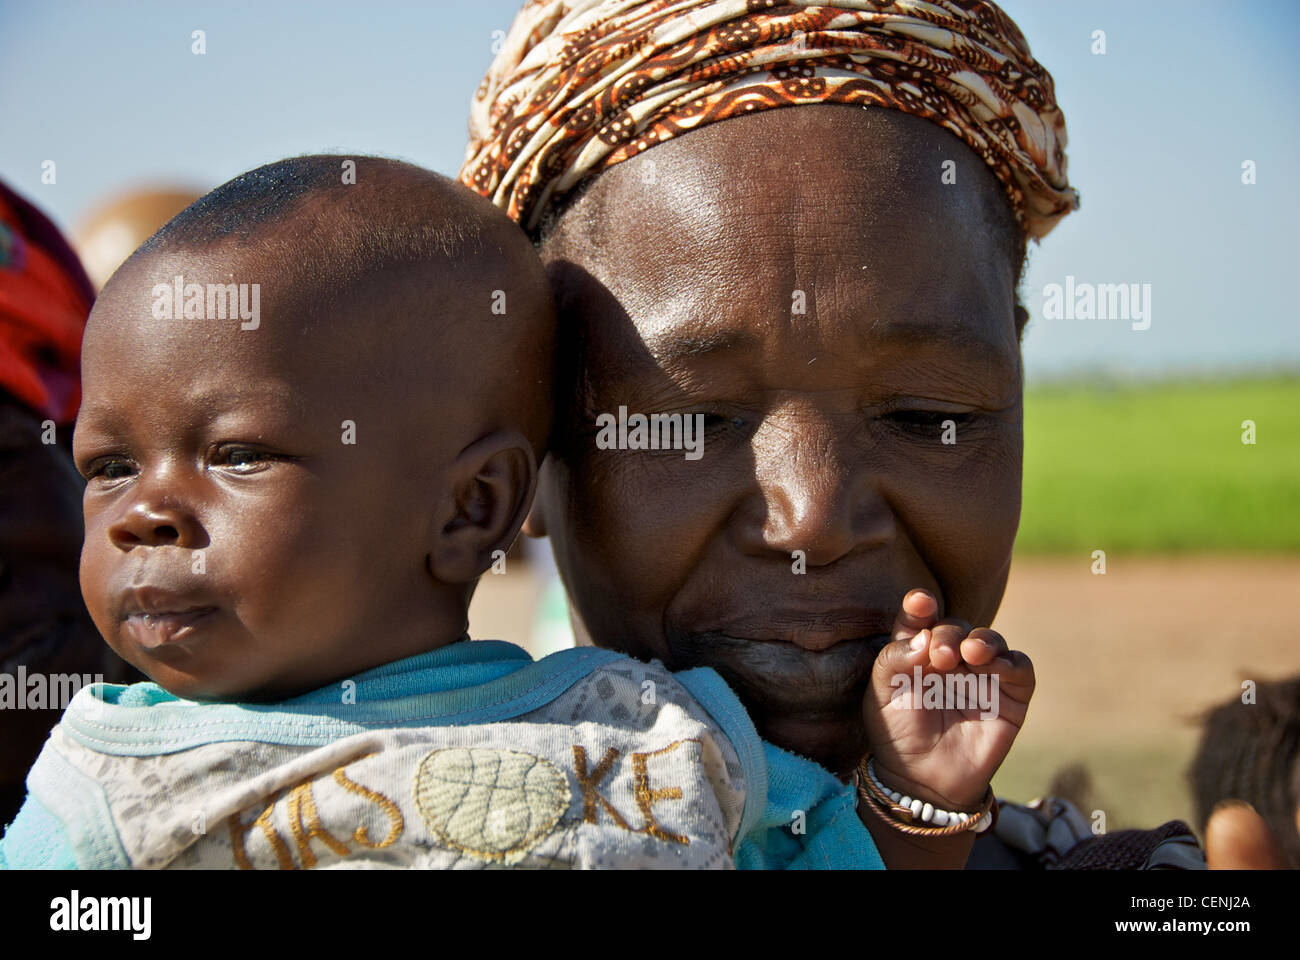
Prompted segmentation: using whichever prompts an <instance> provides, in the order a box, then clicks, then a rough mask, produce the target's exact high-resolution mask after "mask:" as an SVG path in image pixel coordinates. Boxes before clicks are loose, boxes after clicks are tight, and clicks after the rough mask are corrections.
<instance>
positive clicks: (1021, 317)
mask: <svg viewBox="0 0 1300 960" xmlns="http://www.w3.org/2000/svg"><path fill="white" fill-rule="evenodd" d="M1015 313H1016V340H1017V341H1022V340H1024V339H1025V327H1026V326H1028V325H1029V311H1028V310H1026V309H1025V308H1024V305H1023V304H1022V303H1021V302H1020V299H1019V298H1017V299H1016V311H1015Z"/></svg>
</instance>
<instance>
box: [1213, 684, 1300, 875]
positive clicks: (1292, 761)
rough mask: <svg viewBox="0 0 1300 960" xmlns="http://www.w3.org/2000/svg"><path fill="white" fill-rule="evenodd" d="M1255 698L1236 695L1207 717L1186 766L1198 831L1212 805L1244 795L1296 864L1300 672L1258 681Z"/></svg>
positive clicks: (1299, 864) (1299, 853) (1299, 857)
mask: <svg viewBox="0 0 1300 960" xmlns="http://www.w3.org/2000/svg"><path fill="white" fill-rule="evenodd" d="M1254 695H1255V696H1254V702H1251V703H1243V702H1242V701H1241V699H1240V698H1239V697H1234V698H1233V699H1232V700H1229V701H1228V702H1227V703H1224V704H1220V705H1219V706H1217V707H1215V708H1214V709H1213V710H1211V711H1209V712H1208V713H1207V714H1206V716H1205V726H1204V734H1203V735H1202V738H1201V745H1200V748H1199V749H1198V750H1197V752H1196V756H1195V758H1194V759H1193V760H1192V766H1191V769H1190V771H1189V777H1190V779H1191V785H1192V794H1193V797H1194V798H1195V801H1196V819H1197V822H1198V823H1199V824H1200V828H1201V831H1202V834H1203V833H1204V831H1205V824H1206V822H1207V821H1208V820H1209V817H1210V814H1211V813H1212V812H1213V810H1214V808H1215V806H1217V805H1218V804H1219V803H1220V802H1222V801H1224V800H1244V801H1245V802H1246V803H1249V804H1250V805H1251V806H1252V807H1254V808H1255V811H1256V812H1257V813H1258V814H1259V815H1260V816H1261V817H1263V818H1264V820H1265V821H1267V823H1268V825H1269V828H1270V829H1271V830H1272V831H1273V836H1274V837H1275V838H1276V839H1277V840H1278V841H1279V842H1280V843H1281V848H1282V849H1281V851H1280V852H1281V854H1282V856H1283V857H1284V858H1285V859H1286V861H1287V865H1288V866H1289V867H1291V868H1292V869H1300V677H1292V678H1290V679H1288V680H1281V681H1273V682H1269V681H1260V682H1258V683H1256V685H1255V690H1254Z"/></svg>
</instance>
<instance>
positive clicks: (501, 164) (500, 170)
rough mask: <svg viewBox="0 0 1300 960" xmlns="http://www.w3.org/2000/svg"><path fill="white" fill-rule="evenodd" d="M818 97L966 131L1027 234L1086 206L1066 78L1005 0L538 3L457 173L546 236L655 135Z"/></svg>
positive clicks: (529, 9)
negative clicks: (601, 177) (1062, 93)
mask: <svg viewBox="0 0 1300 960" xmlns="http://www.w3.org/2000/svg"><path fill="white" fill-rule="evenodd" d="M816 103H849V104H859V105H874V106H882V107H890V108H893V109H895V110H902V111H904V112H906V113H910V114H914V115H916V116H919V117H924V118H926V119H928V120H932V121H934V122H935V123H938V124H940V125H941V126H943V127H944V128H945V129H947V130H950V131H952V132H953V133H954V134H956V135H957V136H958V137H960V138H961V139H962V140H963V141H964V142H965V143H966V144H967V145H969V146H970V147H971V148H972V149H973V150H974V151H975V152H976V153H978V154H979V155H980V156H981V157H982V158H983V159H984V162H985V163H987V164H988V165H989V167H990V168H991V169H992V170H993V173H994V174H995V175H996V176H997V178H998V180H1000V181H1001V182H1002V185H1003V187H1004V188H1005V190H1006V192H1007V195H1008V197H1009V199H1010V201H1011V205H1012V208H1013V210H1014V211H1015V215H1016V221H1017V223H1018V224H1019V226H1020V228H1021V230H1022V231H1024V234H1025V235H1026V236H1027V237H1033V238H1035V239H1038V238H1041V237H1043V236H1046V235H1047V233H1048V232H1049V231H1050V230H1051V229H1052V228H1053V227H1054V226H1055V225H1056V223H1057V221H1059V220H1060V219H1061V218H1062V217H1063V216H1065V215H1066V214H1067V213H1069V212H1070V211H1071V210H1074V209H1077V208H1078V205H1079V198H1078V194H1077V193H1076V192H1075V190H1074V189H1073V188H1072V187H1071V186H1070V185H1069V182H1068V180H1067V178H1066V158H1065V144H1066V134H1065V119H1064V117H1063V116H1062V114H1061V111H1060V109H1059V108H1058V107H1057V105H1056V100H1055V95H1054V92H1053V85H1052V77H1051V75H1050V74H1049V73H1048V72H1047V71H1046V70H1045V69H1043V67H1042V66H1040V65H1039V63H1038V62H1037V61H1036V60H1034V58H1033V56H1032V55H1031V54H1030V52H1029V45H1028V44H1027V43H1026V42H1025V38H1024V37H1023V36H1022V35H1021V33H1020V30H1019V29H1018V28H1017V27H1016V25H1015V24H1014V23H1013V22H1012V21H1011V19H1010V18H1009V17H1008V16H1007V15H1006V14H1005V13H1003V12H1002V10H1001V9H999V8H998V6H997V5H996V4H994V3H992V2H990V0H928V2H925V0H896V2H893V3H883V2H872V0H837V2H835V4H834V5H833V6H808V5H805V4H803V3H778V2H777V0H528V2H527V3H526V4H525V5H524V8H523V9H522V10H521V11H520V12H519V14H518V16H517V17H516V18H515V22H514V24H513V26H512V27H511V29H510V32H509V34H507V36H506V38H505V41H504V43H503V45H502V48H501V51H500V53H499V54H498V55H497V57H496V59H495V61H494V62H493V63H492V66H491V67H490V68H489V70H488V73H487V76H485V77H484V78H483V82H482V83H481V84H480V85H479V89H478V91H477V93H476V94H475V96H474V102H473V105H472V107H471V112H470V141H469V146H468V148H467V150H466V154H465V163H464V166H463V167H462V168H461V171H460V179H461V181H462V182H463V183H464V184H466V185H467V186H469V187H472V188H473V189H475V190H477V191H478V192H479V193H481V194H483V195H484V196H486V197H488V198H489V199H490V200H492V201H493V202H494V203H495V204H496V205H497V206H499V207H501V208H502V209H504V210H505V211H506V213H508V214H509V215H510V216H511V217H512V218H514V219H515V220H516V221H518V222H519V223H520V224H521V225H522V226H523V227H524V229H526V230H527V231H529V232H530V233H534V231H536V229H537V227H538V226H539V225H540V223H541V222H542V218H543V216H544V215H545V213H546V211H547V209H548V208H549V207H550V206H551V205H552V204H554V203H556V202H557V201H558V200H559V199H560V198H561V197H562V196H563V195H564V194H565V193H567V192H569V191H570V190H572V189H574V188H575V187H577V186H578V185H579V184H580V183H581V182H582V181H583V180H584V179H586V178H587V177H589V176H591V175H593V174H595V173H597V172H599V171H600V170H603V169H604V168H606V167H609V166H612V165H613V164H616V163H619V162H621V161H623V160H627V159H629V158H631V157H634V156H636V155H637V154H639V153H641V152H643V151H645V150H648V149H650V148H651V147H653V146H654V145H655V144H657V143H661V142H663V141H664V140H668V139H670V138H672V137H675V136H679V135H680V134H683V133H686V132H687V131H690V130H694V129H695V128H697V127H701V126H703V125H704V124H707V123H712V122H713V121H715V120H724V119H726V118H728V117H734V116H739V115H741V114H745V113H753V112H757V111H759V110H767V109H771V108H773V107H787V106H799V105H803V104H816Z"/></svg>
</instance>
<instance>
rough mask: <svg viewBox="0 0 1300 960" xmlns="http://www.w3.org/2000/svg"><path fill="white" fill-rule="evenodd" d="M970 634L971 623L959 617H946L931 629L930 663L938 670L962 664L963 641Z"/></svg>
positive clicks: (951, 668) (952, 668) (953, 667)
mask: <svg viewBox="0 0 1300 960" xmlns="http://www.w3.org/2000/svg"><path fill="white" fill-rule="evenodd" d="M969 635H970V624H969V623H967V622H966V621H965V620H961V619H959V618H957V617H945V618H944V619H943V620H940V621H939V622H938V623H937V624H935V625H934V628H933V629H932V630H931V631H930V636H931V639H930V663H931V664H933V665H934V668H935V669H936V670H954V669H956V668H957V667H959V666H961V662H962V651H961V646H962V641H963V640H965V639H966V637H967V636H969Z"/></svg>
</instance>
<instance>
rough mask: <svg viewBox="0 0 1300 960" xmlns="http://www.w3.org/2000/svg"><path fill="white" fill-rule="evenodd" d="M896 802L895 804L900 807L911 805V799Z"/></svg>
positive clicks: (904, 798) (906, 798)
mask: <svg viewBox="0 0 1300 960" xmlns="http://www.w3.org/2000/svg"><path fill="white" fill-rule="evenodd" d="M896 802H897V804H898V805H899V806H900V807H910V806H911V805H912V798H911V797H903V799H901V800H898V801H896Z"/></svg>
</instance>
